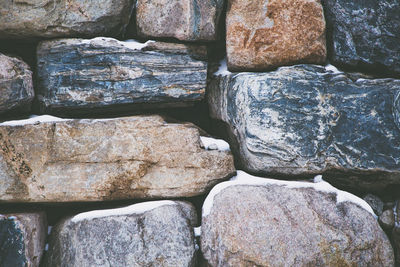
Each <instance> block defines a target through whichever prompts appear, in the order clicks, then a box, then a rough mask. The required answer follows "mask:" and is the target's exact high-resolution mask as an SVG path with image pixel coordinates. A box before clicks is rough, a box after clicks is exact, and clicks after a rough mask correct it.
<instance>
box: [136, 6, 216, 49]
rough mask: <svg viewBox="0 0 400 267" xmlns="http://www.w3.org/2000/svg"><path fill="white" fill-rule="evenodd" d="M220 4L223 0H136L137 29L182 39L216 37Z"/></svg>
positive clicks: (142, 31) (144, 34) (163, 36)
mask: <svg viewBox="0 0 400 267" xmlns="http://www.w3.org/2000/svg"><path fill="white" fill-rule="evenodd" d="M223 7H224V0H152V1H146V0H137V5H136V25H137V32H138V34H139V35H140V36H143V37H158V38H176V39H179V40H182V41H214V40H218V39H220V36H219V29H218V28H219V21H220V16H221V12H222V9H223Z"/></svg>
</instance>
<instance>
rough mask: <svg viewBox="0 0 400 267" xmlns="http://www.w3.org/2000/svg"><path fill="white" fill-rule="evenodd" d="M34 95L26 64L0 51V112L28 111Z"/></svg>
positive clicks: (30, 74)
mask: <svg viewBox="0 0 400 267" xmlns="http://www.w3.org/2000/svg"><path fill="white" fill-rule="evenodd" d="M34 95H35V93H34V91H33V83H32V72H31V70H30V68H29V66H28V64H26V63H25V62H24V61H22V60H20V59H18V58H15V57H9V56H6V55H3V54H1V53H0V113H4V112H7V111H10V110H16V109H18V110H20V111H22V112H28V111H29V110H30V108H31V103H32V100H33V98H34Z"/></svg>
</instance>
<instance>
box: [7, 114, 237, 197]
mask: <svg viewBox="0 0 400 267" xmlns="http://www.w3.org/2000/svg"><path fill="white" fill-rule="evenodd" d="M0 146H1V147H2V149H1V150H0V202H1V201H3V202H70V201H101V200H114V199H132V198H165V197H190V196H195V195H200V194H203V193H205V192H206V191H207V190H208V189H209V188H210V187H211V186H213V185H214V184H216V183H218V182H219V181H221V180H224V179H227V178H229V177H230V176H232V175H233V174H234V173H235V168H234V165H233V157H232V155H231V153H230V152H229V151H215V150H213V151H211V150H205V149H203V148H201V143H200V137H199V129H198V128H196V127H195V126H194V125H192V124H189V123H187V124H177V123H166V122H165V121H164V120H163V119H162V118H161V117H159V116H136V117H125V118H115V119H104V120H89V119H88V120H68V121H58V122H42V123H35V124H26V125H21V126H18V125H17V126H7V125H0Z"/></svg>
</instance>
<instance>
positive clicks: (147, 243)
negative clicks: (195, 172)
mask: <svg viewBox="0 0 400 267" xmlns="http://www.w3.org/2000/svg"><path fill="white" fill-rule="evenodd" d="M167 202H169V204H166V205H162V206H158V207H155V208H154V209H150V210H147V211H144V212H139V213H134V212H133V213H130V214H123V215H110V216H107V217H100V218H93V219H85V220H81V221H77V222H75V221H74V217H72V218H67V219H65V220H63V221H62V222H60V223H59V224H58V225H56V227H55V228H53V231H52V234H51V238H50V244H49V251H48V254H47V256H46V261H45V266H49V267H50V266H51V267H56V266H77V267H78V266H79V267H89V266H171V267H172V266H174V267H175V266H176V267H179V266H194V265H195V243H194V234H193V228H192V226H195V224H196V223H197V216H196V211H195V209H194V207H193V206H192V205H191V204H188V203H186V202H180V201H167ZM154 203H157V202H156V201H155V202H154ZM149 204H150V203H149ZM137 205H141V204H136V206H137ZM134 206H135V205H133V206H131V207H134ZM133 209H134V208H133ZM115 211H116V212H117V209H116V210H115ZM80 215H82V214H80Z"/></svg>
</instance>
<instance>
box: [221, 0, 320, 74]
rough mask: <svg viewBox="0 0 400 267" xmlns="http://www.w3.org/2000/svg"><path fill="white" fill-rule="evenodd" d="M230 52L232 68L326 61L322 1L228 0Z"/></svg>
mask: <svg viewBox="0 0 400 267" xmlns="http://www.w3.org/2000/svg"><path fill="white" fill-rule="evenodd" d="M226 51H227V58H228V68H229V69H230V70H232V71H243V70H244V71H248V70H267V69H272V68H275V67H279V66H282V65H289V64H295V63H315V64H318V63H323V62H325V59H326V45H325V18H324V13H323V9H322V5H321V2H320V0H253V1H248V0H228V8H227V15H226Z"/></svg>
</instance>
